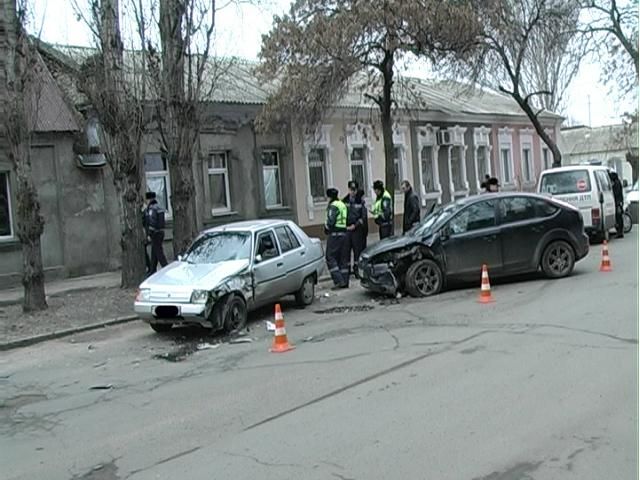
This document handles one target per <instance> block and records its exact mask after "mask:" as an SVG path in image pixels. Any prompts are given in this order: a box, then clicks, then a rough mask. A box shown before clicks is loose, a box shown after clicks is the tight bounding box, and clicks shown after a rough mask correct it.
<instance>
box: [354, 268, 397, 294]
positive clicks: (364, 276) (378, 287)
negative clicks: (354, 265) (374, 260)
mask: <svg viewBox="0 0 640 480" xmlns="http://www.w3.org/2000/svg"><path fill="white" fill-rule="evenodd" d="M358 274H359V275H360V284H361V285H362V286H363V287H364V288H366V289H367V290H371V291H373V292H377V293H383V294H385V295H395V294H396V292H397V291H398V280H397V279H396V276H395V275H394V273H393V271H392V270H391V267H390V266H389V264H386V263H378V264H373V265H372V264H369V263H367V262H360V265H359V266H358Z"/></svg>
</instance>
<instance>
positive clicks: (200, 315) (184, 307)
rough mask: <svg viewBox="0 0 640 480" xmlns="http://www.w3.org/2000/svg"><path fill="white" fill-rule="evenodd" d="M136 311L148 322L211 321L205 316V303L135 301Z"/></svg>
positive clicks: (203, 323) (205, 322) (199, 322)
mask: <svg viewBox="0 0 640 480" xmlns="http://www.w3.org/2000/svg"><path fill="white" fill-rule="evenodd" d="M134 311H135V312H136V314H137V315H138V316H139V317H140V318H141V319H142V320H144V321H145V322H147V323H150V322H154V323H197V324H200V325H208V324H209V323H210V322H209V321H208V320H206V318H205V305H204V304H195V303H181V304H168V303H151V302H135V303H134Z"/></svg>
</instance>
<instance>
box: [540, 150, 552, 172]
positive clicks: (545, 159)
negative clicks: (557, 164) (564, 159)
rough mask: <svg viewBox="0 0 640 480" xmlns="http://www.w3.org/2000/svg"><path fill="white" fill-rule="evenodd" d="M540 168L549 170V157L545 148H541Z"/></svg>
mask: <svg viewBox="0 0 640 480" xmlns="http://www.w3.org/2000/svg"><path fill="white" fill-rule="evenodd" d="M542 168H543V169H544V170H549V169H550V168H551V155H550V152H549V149H548V148H547V147H542Z"/></svg>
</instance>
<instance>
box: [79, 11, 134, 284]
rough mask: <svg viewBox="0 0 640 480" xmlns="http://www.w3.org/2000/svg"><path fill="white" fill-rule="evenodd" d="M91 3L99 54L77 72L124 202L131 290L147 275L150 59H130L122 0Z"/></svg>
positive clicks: (123, 240)
mask: <svg viewBox="0 0 640 480" xmlns="http://www.w3.org/2000/svg"><path fill="white" fill-rule="evenodd" d="M90 2H91V3H90V5H89V6H90V15H91V16H90V18H88V19H87V24H88V25H89V26H90V27H91V28H92V31H93V32H94V36H95V38H96V43H97V45H98V53H97V54H95V55H93V56H91V57H89V59H88V60H86V61H85V63H84V65H83V66H82V68H81V69H80V71H79V72H76V73H77V74H78V77H77V79H78V84H79V89H80V90H81V91H82V92H84V93H85V94H86V95H87V97H88V99H89V101H90V103H91V108H92V109H93V112H94V113H95V115H96V117H97V119H98V120H99V123H100V133H101V139H102V143H103V144H104V146H105V154H106V158H107V161H108V163H109V165H110V168H111V170H112V172H113V182H114V186H115V188H116V193H117V195H118V200H119V204H120V226H121V232H120V245H121V248H122V282H121V283H122V287H123V288H131V287H136V286H138V285H139V283H140V282H141V281H142V279H143V278H144V273H145V264H144V249H143V245H144V231H143V228H142V218H141V210H142V205H143V200H142V179H143V178H144V171H143V164H142V151H141V144H142V137H143V134H144V129H145V112H144V99H145V98H146V87H145V81H146V80H145V72H144V65H145V60H144V56H143V55H142V54H138V55H137V56H136V54H135V52H132V53H131V56H130V57H129V59H128V61H125V51H124V44H123V40H122V34H121V29H120V17H121V15H120V1H119V0H90ZM77 11H80V9H77ZM139 21H142V22H144V20H143V19H139ZM90 114H91V113H90Z"/></svg>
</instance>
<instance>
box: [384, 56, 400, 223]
mask: <svg viewBox="0 0 640 480" xmlns="http://www.w3.org/2000/svg"><path fill="white" fill-rule="evenodd" d="M382 77H383V85H382V102H381V105H380V123H381V124H382V140H383V143H384V183H385V186H386V187H387V191H388V192H389V193H390V194H391V198H392V205H394V209H393V211H394V214H395V184H396V170H395V165H394V162H393V157H394V155H393V151H394V148H393V118H392V116H391V102H392V89H393V53H391V52H387V53H386V54H385V58H384V60H383V62H382Z"/></svg>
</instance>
